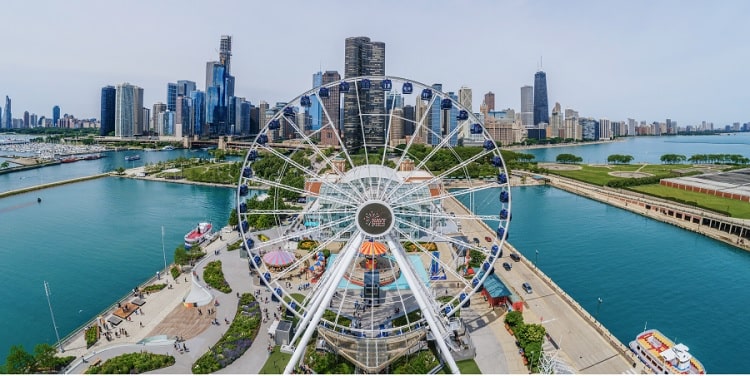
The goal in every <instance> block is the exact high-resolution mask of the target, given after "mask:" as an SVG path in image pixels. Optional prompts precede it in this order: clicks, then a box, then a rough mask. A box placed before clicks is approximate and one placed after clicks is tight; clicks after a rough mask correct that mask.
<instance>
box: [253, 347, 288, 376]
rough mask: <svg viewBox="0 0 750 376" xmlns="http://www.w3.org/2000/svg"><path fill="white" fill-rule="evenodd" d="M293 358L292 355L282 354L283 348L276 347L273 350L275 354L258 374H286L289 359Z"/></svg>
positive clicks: (272, 354)
mask: <svg viewBox="0 0 750 376" xmlns="http://www.w3.org/2000/svg"><path fill="white" fill-rule="evenodd" d="M291 358H292V354H286V353H283V352H281V347H279V346H276V347H274V348H273V352H272V353H271V355H270V356H269V357H268V360H266V364H264V365H263V368H261V369H260V372H258V374H260V375H272V374H281V373H284V368H285V367H286V365H287V363H289V359H291Z"/></svg>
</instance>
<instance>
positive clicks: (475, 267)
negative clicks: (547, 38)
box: [237, 76, 511, 373]
mask: <svg viewBox="0 0 750 376" xmlns="http://www.w3.org/2000/svg"><path fill="white" fill-rule="evenodd" d="M273 110H274V111H275V113H274V115H272V116H270V117H269V118H267V119H265V122H264V124H263V126H262V128H261V129H260V131H259V133H258V135H257V136H256V137H255V139H254V141H253V142H252V145H251V146H250V149H249V151H248V153H247V155H246V157H245V160H244V162H243V165H242V171H241V177H240V181H239V188H238V191H237V213H238V216H239V223H240V226H239V227H240V232H241V234H242V236H243V239H245V248H246V250H247V251H248V253H249V259H250V267H251V268H253V269H254V270H256V271H257V272H258V275H259V277H260V278H259V281H260V283H261V284H263V285H265V286H267V287H268V288H269V289H270V290H271V291H272V294H273V298H274V300H278V301H279V302H280V303H281V304H283V305H284V307H286V315H287V316H288V317H289V318H290V319H291V320H292V321H294V322H295V323H296V325H297V326H296V330H295V334H294V337H293V338H292V340H291V342H290V346H289V347H288V348H287V350H289V351H293V356H292V359H291V360H290V362H289V365H287V368H286V369H285V373H290V372H291V371H292V370H293V369H294V366H295V365H296V364H297V363H298V362H299V360H300V358H301V357H302V356H303V354H304V352H305V351H306V349H307V348H309V347H310V346H316V345H317V344H316V343H319V342H320V340H321V339H322V340H323V341H324V342H325V343H326V345H327V346H328V347H329V348H330V349H335V351H337V352H338V354H340V355H341V356H343V357H344V358H346V359H347V360H349V361H350V362H352V363H353V364H354V365H355V366H356V367H357V368H358V369H359V370H360V371H362V372H366V373H376V372H380V371H382V370H384V369H385V368H386V367H388V366H389V365H390V364H391V363H392V362H393V361H395V360H396V359H398V358H400V357H401V356H404V355H406V354H407V353H408V352H409V351H410V349H413V348H414V347H415V346H416V345H417V344H420V343H424V341H425V338H426V337H428V332H431V335H430V338H434V339H436V343H437V345H438V347H439V349H440V354H441V356H442V357H443V359H444V360H445V362H446V364H447V365H448V366H449V367H450V368H451V370H452V371H453V372H454V373H456V372H458V369H457V367H456V364H455V361H454V360H453V358H452V355H451V353H453V352H456V351H460V349H459V348H457V346H459V347H460V343H458V344H457V342H460V341H456V339H455V338H452V336H455V335H458V333H459V332H461V330H460V329H461V328H460V320H458V319H457V318H456V316H458V312H460V310H461V308H463V307H468V306H469V305H470V304H471V298H472V296H473V295H474V294H476V293H477V292H478V291H479V290H480V288H481V287H482V285H483V283H484V281H485V279H486V278H487V277H488V276H489V275H491V274H492V273H494V268H493V265H494V263H495V260H496V259H497V258H498V257H500V256H502V249H503V248H502V247H503V243H504V241H505V239H506V238H507V234H508V225H509V222H510V208H511V199H510V186H509V182H508V181H509V177H508V173H507V170H506V167H505V163H504V160H503V157H502V155H501V154H500V150H499V149H498V147H497V145H496V143H495V142H494V141H493V139H494V138H498V137H497V136H496V135H495V134H492V133H490V132H498V130H496V129H489V130H488V129H486V128H485V127H484V125H483V123H482V121H480V119H479V118H478V117H477V116H476V115H475V114H473V113H471V111H470V109H467V108H465V107H463V106H462V105H461V104H460V103H459V102H458V98H457V97H456V96H455V95H454V94H453V93H444V92H442V91H441V90H438V89H437V88H435V87H430V86H427V85H424V84H421V83H419V82H416V81H413V80H407V79H403V78H398V77H391V76H360V77H353V78H346V79H343V80H338V81H335V82H330V83H326V84H324V85H322V86H320V87H317V88H315V89H313V90H310V91H307V92H305V93H303V94H301V95H299V96H298V97H296V98H294V100H292V101H291V102H289V103H286V104H279V105H277V107H276V108H275V109H273ZM484 190H492V192H493V193H494V194H496V196H494V197H497V205H498V206H497V207H498V209H497V214H495V215H475V214H473V213H471V212H470V211H468V210H466V208H465V207H464V206H462V205H461V204H460V203H459V200H461V199H464V200H466V199H470V198H472V197H473V195H474V194H477V192H480V191H484ZM482 221H488V222H490V223H491V224H492V226H493V227H491V229H490V228H488V227H486V225H484V224H483V223H482ZM314 333H317V336H318V337H317V338H318V340H317V341H314V342H312V343H311V342H310V340H311V338H312V335H313V334H314Z"/></svg>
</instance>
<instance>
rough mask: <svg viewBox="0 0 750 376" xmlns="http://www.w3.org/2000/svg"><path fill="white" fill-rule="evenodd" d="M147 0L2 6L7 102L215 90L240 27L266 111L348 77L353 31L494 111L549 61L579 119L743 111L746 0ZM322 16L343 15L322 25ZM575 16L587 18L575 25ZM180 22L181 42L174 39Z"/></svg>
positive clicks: (406, 72) (0, 89)
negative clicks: (324, 79) (318, 76)
mask: <svg viewBox="0 0 750 376" xmlns="http://www.w3.org/2000/svg"><path fill="white" fill-rule="evenodd" d="M40 3H44V4H43V5H42V4H40ZM131 4H132V5H131ZM146 4H147V3H145V2H140V3H139V2H137V1H136V2H135V3H128V4H113V5H111V6H110V7H108V9H106V10H105V9H104V7H102V6H101V5H99V4H98V3H95V2H91V1H83V0H82V1H78V2H75V3H56V2H33V3H26V2H20V1H12V2H8V3H5V4H4V10H5V13H6V14H12V15H13V17H11V19H10V20H9V22H7V23H4V24H3V26H2V28H4V29H5V31H6V34H8V35H14V37H12V38H9V41H8V43H6V45H5V46H4V47H5V48H4V53H5V55H6V56H12V57H13V58H12V59H5V60H4V61H2V62H0V68H1V69H2V70H3V72H5V73H6V74H4V75H3V76H2V77H0V95H8V96H9V97H10V98H11V99H12V101H13V109H14V111H13V116H14V118H19V117H21V116H22V114H23V112H24V111H29V112H31V113H35V114H37V115H38V116H39V117H41V116H45V117H47V118H49V117H51V109H52V107H53V106H54V105H59V106H60V108H61V111H62V113H68V114H74V115H76V116H77V117H79V118H90V117H94V118H99V117H100V114H99V109H100V97H101V88H102V87H104V86H107V85H116V84H121V83H124V82H130V83H131V84H133V85H137V86H139V87H142V88H144V106H145V107H150V106H151V105H152V104H153V103H156V102H166V101H167V99H166V88H167V83H169V82H176V81H177V80H182V79H186V80H192V81H195V82H196V83H197V86H198V87H200V88H202V87H205V82H204V81H203V80H202V78H203V77H204V75H205V70H204V69H205V62H207V61H213V60H215V59H216V54H217V52H219V51H218V49H217V46H216V41H217V40H218V38H219V37H220V36H221V35H231V36H232V37H233V42H234V43H233V46H232V57H233V59H232V62H233V64H232V73H233V75H235V76H237V77H242V79H241V80H238V81H241V82H237V87H236V88H235V92H236V93H237V95H239V96H243V97H245V98H247V100H249V101H251V102H252V103H253V104H256V105H257V104H258V103H259V102H260V101H266V102H269V103H275V102H277V101H288V100H290V99H291V98H293V97H294V96H296V95H298V94H299V93H301V92H303V91H306V90H308V89H310V88H311V85H310V75H311V74H313V73H315V72H317V71H327V70H336V71H339V72H343V71H344V58H343V56H342V53H341V51H342V49H343V47H344V40H345V39H346V38H348V37H353V36H368V37H370V38H371V39H372V40H377V41H382V42H383V43H385V44H386V45H388V57H387V62H386V64H387V65H388V70H387V71H386V74H387V75H392V76H401V77H407V78H410V79H414V80H416V81H419V82H422V83H424V84H426V85H431V84H433V83H442V84H443V87H444V88H446V90H448V91H457V90H458V89H459V88H460V87H461V86H464V85H465V86H467V87H470V88H471V89H472V91H473V95H474V98H473V103H475V104H476V103H481V100H480V98H481V97H479V96H481V95H483V94H484V93H487V92H489V91H492V92H494V93H495V94H496V103H497V104H496V107H497V108H513V109H516V110H517V111H518V110H519V109H520V98H519V96H518V88H519V87H521V86H524V85H532V84H533V75H534V73H535V72H536V71H537V69H539V68H541V70H543V71H545V72H546V73H547V79H548V82H547V85H548V100H549V103H554V102H559V103H561V105H562V107H563V108H572V109H575V110H576V111H578V112H580V113H581V115H582V116H591V117H594V118H603V117H606V118H609V119H616V120H625V119H627V118H635V119H638V120H646V121H649V122H651V121H663V120H664V119H666V118H671V119H675V120H676V121H678V123H679V124H680V125H681V126H683V125H688V124H699V123H700V122H701V121H703V120H705V121H710V122H714V123H715V124H716V125H717V126H723V125H725V124H731V123H733V122H746V121H748V120H749V119H747V117H746V115H745V114H744V113H743V110H742V109H743V107H744V106H743V105H744V103H745V102H746V99H747V95H746V94H744V92H743V91H741V90H742V89H741V88H742V87H743V86H744V85H743V83H742V80H741V78H740V77H744V75H743V74H742V72H741V71H740V69H741V67H740V64H737V62H738V61H743V60H744V59H746V58H747V57H748V55H749V54H750V53H748V52H747V51H745V50H744V49H742V48H740V47H739V46H744V45H746V42H747V39H748V36H747V35H746V33H745V32H744V31H743V30H742V29H741V25H742V21H743V19H742V16H743V15H744V14H747V11H748V10H750V4H748V3H744V2H722V3H719V4H713V3H709V2H701V1H694V2H676V1H663V2H654V3H651V2H646V1H636V2H627V3H622V4H616V3H607V4H599V3H597V2H574V3H560V4H558V3H555V2H536V3H531V2H503V3H494V2H490V1H478V2H472V3H470V5H471V6H468V5H464V6H443V7H438V8H435V7H432V6H430V3H429V2H427V1H415V2H408V3H397V2H391V1H385V2H384V3H382V4H381V3H379V4H378V6H377V7H375V6H370V5H360V6H357V7H353V6H352V5H351V4H349V3H346V2H343V1H331V2H325V3H322V4H318V3H315V4H312V3H305V2H297V1H291V2H284V3H281V4H265V3H258V4H250V3H247V4H246V3H242V2H236V1H221V2H217V3H211V7H215V8H217V9H227V16H226V17H223V18H222V22H221V23H218V22H217V23H214V24H211V23H206V22H205V20H204V19H203V17H204V14H205V8H206V6H207V5H206V4H205V3H193V4H191V3H182V2H176V1H162V2H158V3H155V4H151V3H148V6H149V7H150V8H152V10H153V11H150V12H142V7H140V6H139V5H146ZM40 5H41V6H40ZM396 5H398V6H397V7H395V6H396ZM288 12H295V13H299V14H304V15H305V17H304V18H302V20H301V21H300V22H285V21H284V18H276V17H273V15H281V14H288ZM365 13H366V14H368V15H371V16H372V18H371V19H378V20H385V22H386V23H392V24H393V25H397V26H399V27H392V28H384V27H382V25H383V24H382V23H381V22H373V23H363V22H360V21H361V20H360V17H358V15H363V14H365ZM111 14H117V15H118V17H122V18H123V19H126V18H128V17H137V18H138V19H139V20H141V21H142V23H141V25H144V26H143V27H139V28H128V29H123V28H124V26H118V25H120V24H121V23H118V22H112V20H111V17H110V16H109V15H111ZM163 14H170V15H171V16H170V17H162V16H161V15H163ZM326 14H327V15H328V16H325V15H326ZM404 14H407V15H409V16H407V17H402V16H401V15H404ZM332 16H335V17H332ZM61 17H64V18H65V20H66V22H65V25H66V27H64V28H60V27H59V22H58V21H59V19H60V18H61ZM326 17H327V18H326ZM368 17H369V16H368ZM322 19H331V20H335V22H333V21H331V22H325V23H323V24H325V25H331V26H326V27H323V28H321V25H322V24H321V21H320V20H322ZM575 19H579V20H581V22H571V20H575ZM55 20H58V21H55ZM498 20H502V23H501V22H498ZM583 20H585V21H586V22H583ZM613 20H615V21H617V22H613ZM180 25H190V27H185V26H180ZM441 25H442V26H441ZM445 25H449V27H445ZM529 25H533V30H532V31H531V32H530V31H529V27H530V26H529ZM719 25H720V26H721V27H717V26H719ZM425 27H430V28H432V27H434V28H435V33H434V34H435V35H436V37H435V38H422V37H419V38H417V39H414V38H413V37H409V36H408V33H406V31H408V30H414V31H419V30H423V29H424V28H425ZM11 30H24V32H23V33H12V32H11ZM175 30H177V31H176V32H177V33H179V34H180V35H181V37H180V38H171V37H168V34H169V33H174V32H175ZM405 30H406V31H405ZM488 30H489V31H490V32H487V31H488ZM159 35H162V36H163V38H160V37H159ZM420 35H424V34H420ZM454 41H460V43H456V42H454ZM587 56H588V57H587ZM424 57H430V59H429V60H428V61H427V62H428V63H429V64H428V63H426V60H425V59H424ZM541 57H543V59H544V62H545V64H544V66H542V67H540V66H539V60H540V58H541ZM475 107H476V106H475ZM472 110H473V111H475V112H478V111H479V108H473V109H472Z"/></svg>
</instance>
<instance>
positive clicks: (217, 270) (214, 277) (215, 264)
mask: <svg viewBox="0 0 750 376" xmlns="http://www.w3.org/2000/svg"><path fill="white" fill-rule="evenodd" d="M203 279H204V280H205V281H206V283H207V284H208V285H209V286H211V287H213V288H215V289H217V290H219V291H221V292H223V293H225V294H229V293H230V292H232V288H231V287H229V283H228V282H227V280H226V279H224V272H223V271H222V270H221V261H218V260H217V261H211V262H209V263H208V264H207V265H206V268H205V269H204V270H203Z"/></svg>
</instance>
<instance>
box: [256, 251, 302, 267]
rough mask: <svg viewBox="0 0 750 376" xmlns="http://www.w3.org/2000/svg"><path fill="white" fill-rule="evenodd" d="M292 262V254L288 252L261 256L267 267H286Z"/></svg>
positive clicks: (275, 252)
mask: <svg viewBox="0 0 750 376" xmlns="http://www.w3.org/2000/svg"><path fill="white" fill-rule="evenodd" d="M294 260H295V257H294V254H293V253H291V252H288V251H271V252H268V253H266V254H265V255H264V256H263V262H264V263H266V265H268V266H286V265H289V264H291V263H293V262H294Z"/></svg>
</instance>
